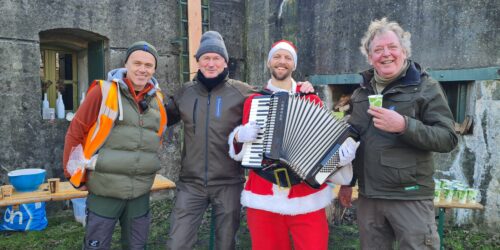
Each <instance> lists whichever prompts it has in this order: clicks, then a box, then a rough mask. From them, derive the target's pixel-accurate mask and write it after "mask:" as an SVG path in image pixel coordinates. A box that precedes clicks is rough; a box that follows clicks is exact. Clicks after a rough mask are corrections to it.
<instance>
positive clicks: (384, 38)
mask: <svg viewBox="0 0 500 250" xmlns="http://www.w3.org/2000/svg"><path fill="white" fill-rule="evenodd" d="M406 58H407V56H406V52H405V50H404V49H403V47H402V46H401V43H400V42H399V39H398V37H397V36H396V34H395V33H394V32H392V31H386V32H384V33H381V34H377V35H375V37H374V38H373V40H372V41H371V43H370V51H369V54H368V62H369V63H370V64H371V65H372V66H373V68H375V70H376V71H377V73H378V75H379V76H381V77H383V78H392V77H395V76H396V74H398V73H399V72H400V70H401V68H402V67H403V65H404V62H405V60H406Z"/></svg>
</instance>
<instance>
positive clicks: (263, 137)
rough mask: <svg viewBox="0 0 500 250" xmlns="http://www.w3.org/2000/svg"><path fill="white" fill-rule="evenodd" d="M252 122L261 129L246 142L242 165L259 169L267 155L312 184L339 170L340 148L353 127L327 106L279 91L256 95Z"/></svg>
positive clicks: (318, 183)
mask: <svg viewBox="0 0 500 250" xmlns="http://www.w3.org/2000/svg"><path fill="white" fill-rule="evenodd" d="M249 121H255V122H257V124H259V125H260V126H261V131H260V133H259V136H258V138H257V140H256V141H254V142H251V143H245V144H243V152H244V155H243V161H242V166H243V167H248V168H257V169H258V168H262V160H263V159H265V158H267V159H274V160H279V161H280V162H282V163H284V164H286V165H288V166H289V168H290V169H291V170H292V171H294V172H295V173H296V174H297V175H298V176H300V177H301V178H302V179H304V180H305V181H306V183H308V184H309V185H310V186H312V187H319V186H320V185H321V184H322V183H324V182H325V180H326V179H327V178H328V176H330V175H331V174H334V173H335V172H336V171H338V169H340V166H338V165H339V164H338V154H337V151H338V149H339V147H340V145H341V144H342V143H343V142H344V141H345V139H346V138H347V136H348V130H349V127H350V126H349V125H348V124H347V123H345V122H343V121H340V120H338V119H336V118H335V117H334V116H333V115H332V113H331V111H329V110H328V109H326V108H322V107H320V106H318V105H317V104H315V103H313V102H311V101H309V100H307V99H305V98H301V97H299V96H293V95H289V94H288V93H286V92H279V93H276V94H274V95H263V96H257V97H255V98H254V99H253V100H252V104H251V108H250V118H249Z"/></svg>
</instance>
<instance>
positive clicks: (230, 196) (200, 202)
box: [167, 181, 243, 250]
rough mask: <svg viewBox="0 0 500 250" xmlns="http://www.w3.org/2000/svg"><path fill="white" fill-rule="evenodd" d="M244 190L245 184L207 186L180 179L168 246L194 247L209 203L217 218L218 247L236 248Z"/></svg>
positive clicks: (216, 245)
mask: <svg viewBox="0 0 500 250" xmlns="http://www.w3.org/2000/svg"><path fill="white" fill-rule="evenodd" d="M242 190H243V184H242V183H241V184H233V185H219V186H208V187H204V186H202V185H198V184H192V183H185V182H181V181H178V182H177V183H176V195H175V205H174V208H173V211H172V215H171V224H170V233H169V239H168V242H167V246H168V249H172V250H178V249H193V247H194V245H195V243H196V240H197V233H198V229H199V227H200V225H201V221H202V218H203V214H204V213H205V210H206V209H207V208H208V205H209V204H211V205H212V210H213V211H212V212H213V215H214V217H215V249H220V250H225V249H235V247H236V245H235V244H236V243H235V237H236V233H237V231H238V228H239V225H240V213H241V204H240V195H241V191H242Z"/></svg>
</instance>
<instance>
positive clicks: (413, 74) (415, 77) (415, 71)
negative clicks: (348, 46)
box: [360, 60, 427, 88]
mask: <svg viewBox="0 0 500 250" xmlns="http://www.w3.org/2000/svg"><path fill="white" fill-rule="evenodd" d="M408 62H409V63H410V66H409V67H408V70H406V74H405V75H404V77H402V78H400V79H398V80H396V81H395V82H393V83H391V84H389V85H393V84H394V83H397V84H398V85H419V84H420V82H421V81H420V80H421V78H422V76H425V75H427V72H425V70H422V67H421V66H420V65H419V64H418V63H416V62H413V61H411V60H408ZM374 72H375V71H374V69H373V68H372V69H369V70H366V71H364V72H362V73H360V74H361V76H362V77H363V81H362V82H361V83H360V85H361V87H364V88H367V87H371V86H370V82H371V81H372V80H373V77H374ZM386 88H387V87H386Z"/></svg>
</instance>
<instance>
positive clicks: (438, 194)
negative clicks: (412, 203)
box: [434, 188, 441, 202]
mask: <svg viewBox="0 0 500 250" xmlns="http://www.w3.org/2000/svg"><path fill="white" fill-rule="evenodd" d="M440 200H441V189H440V188H436V189H434V202H439V201H440Z"/></svg>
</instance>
